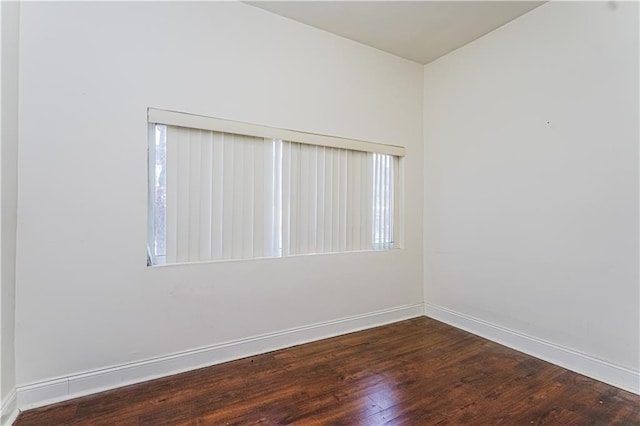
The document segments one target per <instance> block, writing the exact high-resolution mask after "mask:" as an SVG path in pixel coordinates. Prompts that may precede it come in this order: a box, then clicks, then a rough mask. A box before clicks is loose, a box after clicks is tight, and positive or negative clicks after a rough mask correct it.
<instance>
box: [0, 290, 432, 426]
mask: <svg viewBox="0 0 640 426" xmlns="http://www.w3.org/2000/svg"><path fill="white" fill-rule="evenodd" d="M422 315H424V304H422V303H419V304H416V305H405V306H399V307H396V308H391V309H384V310H381V311H375V312H370V313H366V314H361V315H355V316H351V317H347V318H341V319H338V320H333V321H326V322H322V323H317V324H312V325H308V326H304V327H297V328H292V329H289V330H283V331H279V332H275V333H268V334H263V335H260V336H254V337H249V338H246V339H240V340H235V341H231V342H226V343H222V344H218V345H213V346H208V347H204V348H199V349H195V350H190V351H186V352H182V353H177V354H172V355H168V356H163V357H159V358H154V359H148V360H144V361H139V362H134V363H130V364H125V365H119V366H116V367H111V368H105V369H99V370H94V371H88V372H85V373H82V374H74V375H70V376H67V377H58V378H55V379H52V380H46V381H42V382H38V383H32V384H29V385H24V386H19V387H18V388H17V394H18V405H17V406H18V407H19V408H20V410H28V409H31V408H36V407H41V406H44V405H48V404H52V403H55V402H61V401H66V400H68V399H72V398H77V397H80V396H85V395H89V394H92V393H96V392H101V391H105V390H109V389H114V388H118V387H121V386H127V385H131V384H134V383H140V382H145V381H147V380H153V379H157V378H160V377H165V376H170V375H172V374H177V373H182V372H185V371H189V370H195V369H198V368H202V367H207V366H211V365H215V364H220V363H223V362H226V361H231V360H234V359H240V358H244V357H248V356H253V355H257V354H261V353H265V352H270V351H273V350H277V349H282V348H286V347H290V346H294V345H299V344H302V343H308V342H312V341H315V340H320V339H325V338H328V337H334V336H338V335H341V334H346V333H351V332H354V331H359V330H364V329H367V328H371V327H376V326H379V325H383V324H388V323H392V322H396V321H402V320H405V319H409V318H415V317H419V316H422ZM3 425H4V424H3Z"/></svg>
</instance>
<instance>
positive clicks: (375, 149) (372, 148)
mask: <svg viewBox="0 0 640 426" xmlns="http://www.w3.org/2000/svg"><path fill="white" fill-rule="evenodd" d="M147 121H148V128H149V133H150V134H151V133H152V129H153V128H154V127H155V125H156V124H164V125H169V126H178V127H186V128H191V129H201V130H207V131H214V132H224V133H232V134H238V135H245V136H254V137H259V138H265V139H276V140H285V141H289V142H296V143H301V144H307V145H315V146H324V147H331V148H340V149H348V150H354V151H362V152H368V153H378V154H385V155H392V156H395V157H397V158H398V162H397V167H396V168H395V170H394V176H393V180H394V182H395V184H394V186H395V188H396V190H395V195H394V200H393V201H394V205H393V236H394V242H393V247H392V248H394V249H395V248H402V247H403V246H404V220H403V216H404V214H403V210H404V157H405V155H406V149H405V147H403V146H398V145H390V144H382V143H374V142H368V141H362V140H357V139H348V138H341V137H336V136H328V135H320V134H315V133H306V132H300V131H294V130H288V129H281V128H274V127H268V126H262V125H257V124H250V123H243V122H238V121H232V120H225V119H220V118H214V117H207V116H202V115H196V114H191V113H184V112H177V111H169V110H163V109H156V108H148V109H147ZM152 146H153V144H152V143H150V144H149V150H150V152H149V162H148V164H149V167H151V162H152V158H153V157H154V155H153V152H152V149H153V148H152ZM148 176H149V178H148V179H149V208H148V210H149V218H148V223H149V225H148V227H149V230H148V232H149V238H148V242H149V243H150V242H151V240H152V236H151V234H152V232H153V231H152V229H151V228H152V226H151V224H150V223H151V221H152V215H153V207H152V200H153V198H152V197H153V195H152V191H153V189H152V187H153V185H152V183H153V182H152V177H151V173H148ZM359 251H362V250H359ZM365 251H377V250H375V249H371V250H365ZM347 252H349V251H340V252H339V253H347ZM151 258H152V256H150V254H149V253H148V259H147V264H148V266H162V265H164V264H157V265H155V264H153V265H152V263H153V262H150V259H151ZM224 260H243V259H235V258H234V259H224ZM206 261H207V262H209V261H211V262H216V261H220V260H206ZM184 263H193V262H179V263H177V264H184ZM174 264H176V263H169V265H174Z"/></svg>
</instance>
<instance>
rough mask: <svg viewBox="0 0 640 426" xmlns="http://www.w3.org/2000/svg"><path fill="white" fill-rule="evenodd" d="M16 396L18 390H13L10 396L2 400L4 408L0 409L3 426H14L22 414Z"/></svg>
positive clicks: (0, 423) (0, 420) (0, 421)
mask: <svg viewBox="0 0 640 426" xmlns="http://www.w3.org/2000/svg"><path fill="white" fill-rule="evenodd" d="M16 395H17V394H16V390H15V389H13V390H11V392H10V393H9V395H7V397H6V398H4V399H3V400H2V406H1V407H0V425H1V426H9V425H12V424H13V422H15V421H16V419H17V418H18V414H20V412H19V411H18V400H17V397H16Z"/></svg>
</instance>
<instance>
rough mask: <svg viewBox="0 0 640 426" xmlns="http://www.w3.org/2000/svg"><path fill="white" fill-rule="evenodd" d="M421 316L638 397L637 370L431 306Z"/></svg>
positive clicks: (639, 376) (638, 374)
mask: <svg viewBox="0 0 640 426" xmlns="http://www.w3.org/2000/svg"><path fill="white" fill-rule="evenodd" d="M424 313H425V315H426V316H428V317H430V318H433V319H435V320H438V321H442V322H444V323H447V324H449V325H452V326H454V327H457V328H460V329H462V330H465V331H468V332H470V333H473V334H475V335H478V336H481V337H484V338H486V339H489V340H492V341H494V342H497V343H500V344H501V345H504V346H507V347H510V348H512V349H515V350H517V351H520V352H524V353H526V354H528V355H531V356H534V357H536V358H540V359H542V360H544V361H548V362H550V363H552V364H555V365H559V366H560V367H563V368H566V369H568V370H571V371H575V372H576V373H580V374H583V375H585V376H588V377H591V378H592V379H596V380H599V381H601V382H604V383H607V384H610V385H612V386H616V387H618V388H621V389H624V390H626V391H629V392H633V393H635V394H638V395H640V371H634V370H631V369H628V368H625V367H621V366H618V365H615V364H611V363H609V362H607V361H603V360H600V359H597V358H593V357H591V356H589V355H586V354H583V353H580V352H577V351H575V350H572V349H569V348H565V347H563V346H560V345H556V344H554V343H550V342H546V341H544V340H541V339H537V338H535V337H532V336H528V335H526V334H523V333H518V332H516V331H513V330H509V329H507V328H504V327H500V326H498V325H495V324H491V323H489V322H487V321H483V320H480V319H478V318H474V317H471V316H469V315H465V314H461V313H458V312H455V311H452V310H450V309H446V308H443V307H441V306H437V305H433V304H430V303H426V304H425V309H424Z"/></svg>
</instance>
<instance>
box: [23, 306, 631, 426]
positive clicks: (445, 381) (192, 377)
mask: <svg viewBox="0 0 640 426" xmlns="http://www.w3.org/2000/svg"><path fill="white" fill-rule="evenodd" d="M253 424H261V425H284V424H298V425H367V426H369V425H464V424H467V425H500V424H502V425H516V424H517V425H520V424H522V425H530V424H533V425H589V424H593V425H640V396H638V395H634V394H632V393H629V392H625V391H623V390H620V389H617V388H615V387H612V386H608V385H606V384H604V383H601V382H598V381H595V380H592V379H589V378H587V377H585V376H581V375H579V374H576V373H573V372H570V371H568V370H565V369H563V368H560V367H558V366H555V365H552V364H549V363H546V362H544V361H541V360H538V359H536V358H532V357H530V356H527V355H524V354H522V353H520V352H517V351H514V350H511V349H509V348H506V347H504V346H501V345H498V344H496V343H493V342H490V341H488V340H485V339H482V338H480V337H477V336H474V335H472V334H469V333H467V332H464V331H462V330H459V329H456V328H453V327H450V326H448V325H446V324H443V323H440V322H438V321H435V320H432V319H429V318H426V317H420V318H415V319H412V320H408V321H402V322H398V323H394V324H389V325H386V326H382V327H377V328H374V329H370V330H365V331H361V332H358V333H352V334H348V335H344V336H339V337H334V338H330V339H325V340H321V341H318V342H313V343H309V344H305V345H300V346H296V347H293V348H288V349H284V350H281V351H276V352H271V353H267V354H263V355H259V356H255V357H250V358H245V359H241V360H237V361H232V362H228V363H225V364H221V365H217V366H213V367H209V368H204V369H200V370H195V371H190V372H187V373H183V374H178V375H175V376H171V377H166V378H162V379H158V380H153V381H149V382H146V383H141V384H138V385H133V386H127V387H124V388H120V389H116V390H112V391H108V392H103V393H99V394H95V395H90V396H87V397H83V398H78V399H75V400H71V401H66V402H63V403H60V404H55V405H52V406H49V407H43V408H40V409H35V410H30V411H26V412H24V413H21V414H20V416H19V417H18V419H17V421H16V423H15V425H17V426H24V425H92V426H93V425H118V426H120V425H132V426H133V425H154V426H155V425H253Z"/></svg>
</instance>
